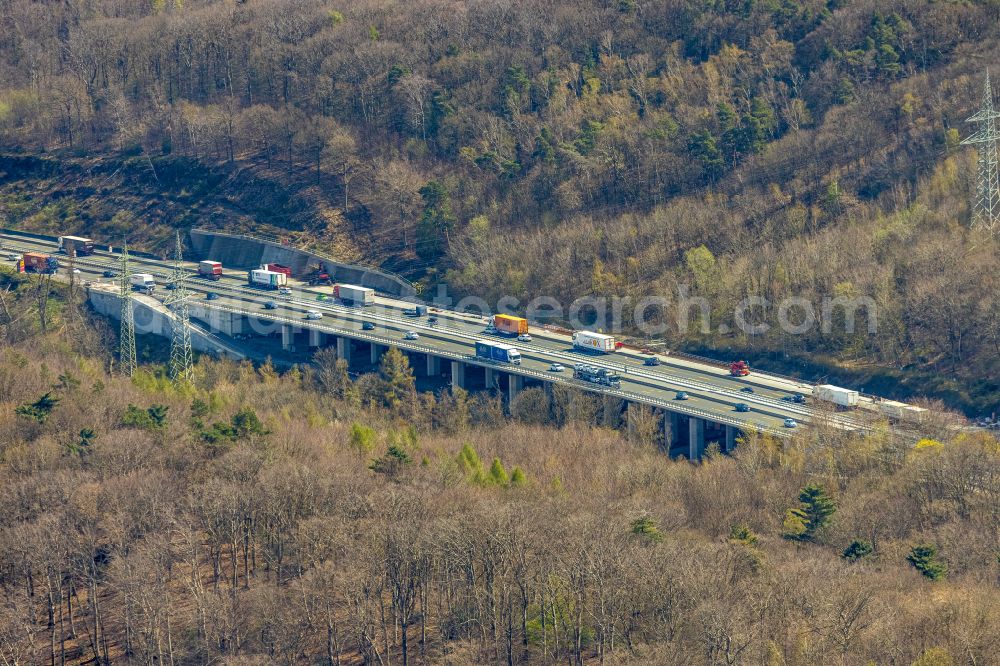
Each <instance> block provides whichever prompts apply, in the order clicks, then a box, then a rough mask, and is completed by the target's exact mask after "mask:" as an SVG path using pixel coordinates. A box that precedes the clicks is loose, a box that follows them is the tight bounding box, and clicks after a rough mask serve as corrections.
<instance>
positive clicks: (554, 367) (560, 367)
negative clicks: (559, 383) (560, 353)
mask: <svg viewBox="0 0 1000 666" xmlns="http://www.w3.org/2000/svg"><path fill="white" fill-rule="evenodd" d="M565 369H566V368H565V367H564V366H563V364H562V363H553V364H552V365H550V366H549V372H562V371H563V370H565Z"/></svg>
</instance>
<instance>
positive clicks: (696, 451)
mask: <svg viewBox="0 0 1000 666" xmlns="http://www.w3.org/2000/svg"><path fill="white" fill-rule="evenodd" d="M704 453H705V420H704V419H699V418H698V417H696V416H691V417H688V459H689V460H701V456H702V454H704Z"/></svg>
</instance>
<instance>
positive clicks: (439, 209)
mask: <svg viewBox="0 0 1000 666" xmlns="http://www.w3.org/2000/svg"><path fill="white" fill-rule="evenodd" d="M420 196H421V197H422V198H423V200H424V212H423V213H422V214H421V216H420V222H419V223H418V224H417V254H419V255H420V256H421V257H422V258H424V259H435V258H437V257H438V256H439V255H440V254H441V252H442V251H443V243H442V241H443V240H444V239H445V238H446V237H447V235H448V232H449V231H451V229H452V227H453V226H454V225H455V221H456V218H455V213H454V212H453V211H452V208H451V195H450V194H449V193H448V189H447V188H446V187H445V186H444V185H443V184H442V183H440V182H439V181H436V180H432V181H430V182H428V183H427V184H426V185H424V186H423V187H421V188H420Z"/></svg>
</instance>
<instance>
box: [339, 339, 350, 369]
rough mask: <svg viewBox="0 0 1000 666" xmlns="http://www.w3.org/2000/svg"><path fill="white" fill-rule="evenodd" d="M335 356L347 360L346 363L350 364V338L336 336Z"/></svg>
mask: <svg viewBox="0 0 1000 666" xmlns="http://www.w3.org/2000/svg"><path fill="white" fill-rule="evenodd" d="M337 358H342V359H344V360H345V361H347V365H350V364H351V339H350V338H345V337H343V336H341V337H339V338H337Z"/></svg>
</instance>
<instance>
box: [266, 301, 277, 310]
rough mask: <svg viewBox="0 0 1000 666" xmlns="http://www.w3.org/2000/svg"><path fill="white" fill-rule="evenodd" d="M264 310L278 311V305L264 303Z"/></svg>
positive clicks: (270, 302)
mask: <svg viewBox="0 0 1000 666" xmlns="http://www.w3.org/2000/svg"><path fill="white" fill-rule="evenodd" d="M264 309H265V310H277V309H278V304H277V303H275V302H274V301H268V302H267V303H264Z"/></svg>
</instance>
